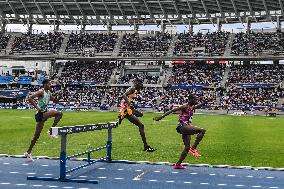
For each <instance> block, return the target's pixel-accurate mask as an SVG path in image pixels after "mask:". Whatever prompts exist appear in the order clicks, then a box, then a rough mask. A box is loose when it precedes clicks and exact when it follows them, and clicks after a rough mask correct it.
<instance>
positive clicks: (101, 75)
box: [59, 61, 116, 84]
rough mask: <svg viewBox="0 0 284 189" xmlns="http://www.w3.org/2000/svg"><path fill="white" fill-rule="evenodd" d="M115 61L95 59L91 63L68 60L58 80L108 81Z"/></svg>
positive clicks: (70, 81) (94, 82)
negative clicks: (95, 60)
mask: <svg viewBox="0 0 284 189" xmlns="http://www.w3.org/2000/svg"><path fill="white" fill-rule="evenodd" d="M115 66H116V62H114V61H113V62H109V61H97V62H93V63H84V62H79V61H76V62H69V63H68V64H66V65H65V67H64V69H63V71H62V74H61V77H60V78H59V81H60V82H61V83H74V82H75V83H74V84H76V82H93V84H105V83H107V82H108V81H109V79H110V76H111V74H112V70H113V69H114V68H115Z"/></svg>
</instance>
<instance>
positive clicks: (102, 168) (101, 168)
mask: <svg viewBox="0 0 284 189" xmlns="http://www.w3.org/2000/svg"><path fill="white" fill-rule="evenodd" d="M98 169H100V170H105V169H106V168H104V167H100V168H98Z"/></svg>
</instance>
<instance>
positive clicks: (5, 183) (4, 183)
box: [0, 182, 11, 185]
mask: <svg viewBox="0 0 284 189" xmlns="http://www.w3.org/2000/svg"><path fill="white" fill-rule="evenodd" d="M0 184H3V185H8V184H11V183H10V182H1V183H0Z"/></svg>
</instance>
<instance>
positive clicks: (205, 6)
mask: <svg viewBox="0 0 284 189" xmlns="http://www.w3.org/2000/svg"><path fill="white" fill-rule="evenodd" d="M283 4H284V0H0V22H2V23H23V24H26V23H35V24H54V22H56V23H59V24H77V25H79V24H86V25H96V24H107V23H110V24H113V25H114V24H115V25H121V24H130V25H132V24H134V23H136V24H160V22H161V20H163V22H164V23H166V24H189V23H192V24H202V23H216V22H217V20H218V18H219V21H221V22H225V23H233V22H246V18H247V17H249V18H251V21H252V22H257V21H276V18H277V17H279V18H282V16H284V8H283V7H284V6H283Z"/></svg>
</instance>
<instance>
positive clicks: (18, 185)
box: [15, 184, 27, 186]
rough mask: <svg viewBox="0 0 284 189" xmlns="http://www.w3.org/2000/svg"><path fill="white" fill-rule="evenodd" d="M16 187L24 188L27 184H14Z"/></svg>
mask: <svg viewBox="0 0 284 189" xmlns="http://www.w3.org/2000/svg"><path fill="white" fill-rule="evenodd" d="M15 185H16V186H26V185H27V184H15Z"/></svg>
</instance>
